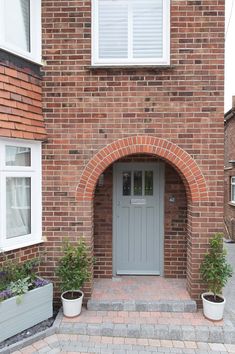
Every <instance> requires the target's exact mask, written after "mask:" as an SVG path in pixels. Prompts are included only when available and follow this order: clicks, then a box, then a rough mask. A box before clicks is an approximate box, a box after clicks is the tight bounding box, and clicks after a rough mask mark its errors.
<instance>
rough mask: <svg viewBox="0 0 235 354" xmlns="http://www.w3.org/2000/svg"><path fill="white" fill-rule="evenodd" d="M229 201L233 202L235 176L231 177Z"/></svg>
mask: <svg viewBox="0 0 235 354" xmlns="http://www.w3.org/2000/svg"><path fill="white" fill-rule="evenodd" d="M231 202H232V203H234V204H235V176H233V177H231Z"/></svg>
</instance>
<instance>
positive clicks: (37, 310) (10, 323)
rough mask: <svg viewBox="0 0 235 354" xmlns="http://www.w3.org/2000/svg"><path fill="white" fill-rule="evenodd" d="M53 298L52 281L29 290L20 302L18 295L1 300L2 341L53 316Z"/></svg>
mask: <svg viewBox="0 0 235 354" xmlns="http://www.w3.org/2000/svg"><path fill="white" fill-rule="evenodd" d="M52 299H53V285H52V284H51V283H50V284H47V285H44V286H42V287H40V288H37V289H33V290H30V291H28V292H27V293H26V294H24V295H23V296H22V301H21V303H19V304H17V303H16V297H11V298H10V299H7V300H4V301H3V302H0V342H2V341H3V340H5V339H7V338H10V337H12V336H14V335H15V334H18V333H20V332H21V331H23V330H25V329H27V328H30V327H32V326H34V325H36V324H37V323H39V322H42V321H44V320H46V319H48V318H49V317H52V315H53V309H52Z"/></svg>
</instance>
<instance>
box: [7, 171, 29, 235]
mask: <svg viewBox="0 0 235 354" xmlns="http://www.w3.org/2000/svg"><path fill="white" fill-rule="evenodd" d="M30 233H31V178H29V177H7V178H6V237H7V238H8V239H9V238H12V237H17V236H22V235H27V234H30Z"/></svg>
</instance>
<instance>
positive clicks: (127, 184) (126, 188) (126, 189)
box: [122, 171, 131, 195]
mask: <svg viewBox="0 0 235 354" xmlns="http://www.w3.org/2000/svg"><path fill="white" fill-rule="evenodd" d="M122 180H123V187H122V193H123V195H131V172H130V171H129V172H123V174H122Z"/></svg>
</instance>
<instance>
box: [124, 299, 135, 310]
mask: <svg viewBox="0 0 235 354" xmlns="http://www.w3.org/2000/svg"><path fill="white" fill-rule="evenodd" d="M123 310H124V311H136V304H135V301H126V302H124V305H123Z"/></svg>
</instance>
